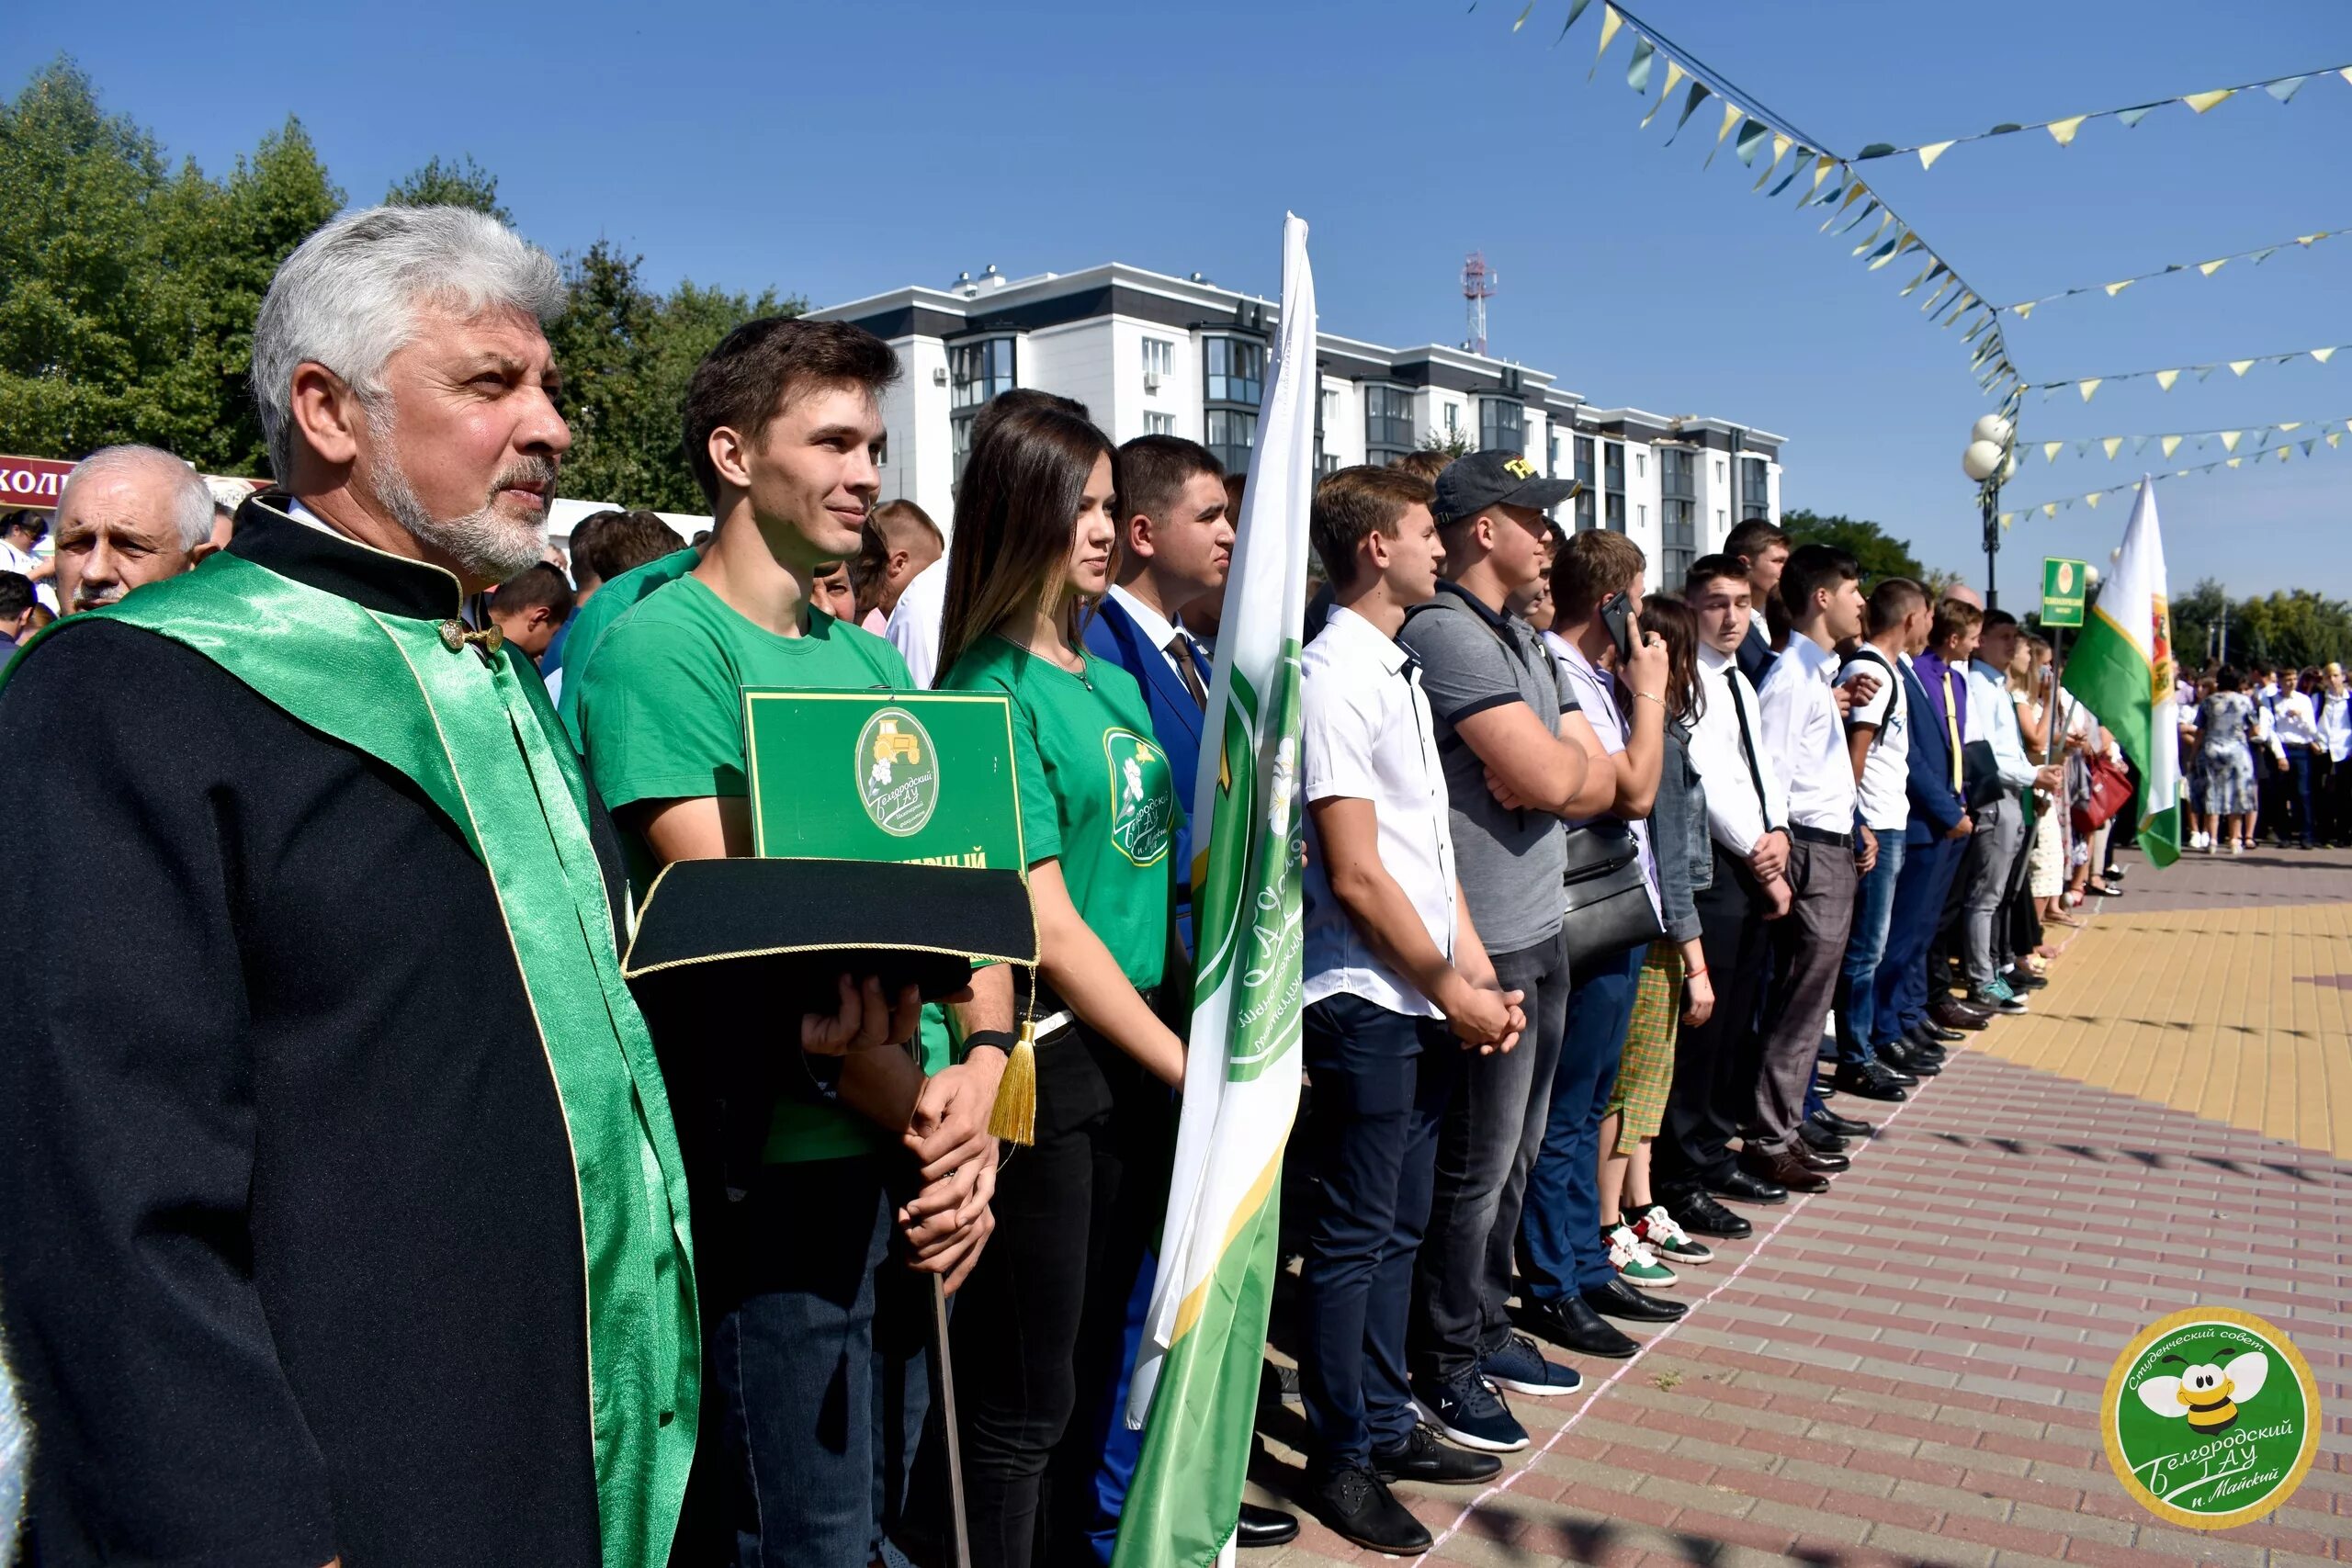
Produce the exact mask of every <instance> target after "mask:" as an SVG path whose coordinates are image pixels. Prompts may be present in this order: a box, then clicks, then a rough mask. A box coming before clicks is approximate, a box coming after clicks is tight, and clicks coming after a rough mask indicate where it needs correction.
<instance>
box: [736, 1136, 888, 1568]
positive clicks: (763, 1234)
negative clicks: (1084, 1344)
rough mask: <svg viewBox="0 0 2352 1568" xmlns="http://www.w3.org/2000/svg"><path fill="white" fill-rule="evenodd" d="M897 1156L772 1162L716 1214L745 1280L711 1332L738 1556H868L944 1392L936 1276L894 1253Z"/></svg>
mask: <svg viewBox="0 0 2352 1568" xmlns="http://www.w3.org/2000/svg"><path fill="white" fill-rule="evenodd" d="M889 1169H890V1166H888V1165H886V1163H885V1160H884V1158H883V1157H882V1156H853V1157H850V1158H845V1159H826V1160H809V1161H804V1162H801V1163H798V1164H793V1165H772V1166H768V1167H765V1168H763V1169H762V1170H761V1172H760V1174H759V1176H758V1178H757V1179H755V1181H754V1182H753V1185H752V1190H751V1192H750V1194H749V1196H747V1197H746V1198H745V1199H744V1200H743V1201H741V1203H735V1204H729V1205H728V1206H727V1207H726V1208H725V1209H724V1210H723V1211H722V1212H721V1213H720V1214H719V1215H718V1216H716V1220H717V1228H718V1231H719V1232H720V1234H721V1235H723V1236H724V1237H725V1241H724V1246H725V1247H726V1249H727V1252H728V1254H729V1265H728V1267H729V1270H730V1273H731V1275H732V1277H733V1279H734V1280H736V1281H738V1282H739V1284H740V1291H739V1292H738V1293H736V1294H735V1295H733V1296H732V1297H731V1298H730V1300H729V1304H728V1307H727V1310H726V1311H725V1312H724V1313H723V1314H720V1315H719V1317H718V1325H717V1330H716V1332H715V1333H714V1334H713V1336H712V1338H711V1345H710V1351H709V1365H710V1368H711V1371H712V1376H713V1381H714V1382H715V1383H716V1387H715V1388H714V1389H713V1390H712V1397H714V1398H716V1399H718V1401H720V1402H721V1404H722V1405H723V1411H722V1416H723V1419H722V1421H721V1423H720V1427H721V1432H722V1435H723V1438H724V1442H723V1447H722V1452H721V1454H720V1455H719V1456H718V1460H719V1462H721V1463H722V1464H723V1465H724V1466H725V1470H726V1473H727V1476H728V1478H729V1482H730V1483H731V1484H730V1485H729V1493H730V1494H731V1495H730V1496H729V1510H730V1512H731V1514H732V1517H733V1530H734V1554H733V1559H732V1561H733V1562H735V1563H736V1564H737V1565H738V1568H772V1565H774V1568H781V1565H782V1564H785V1563H801V1562H828V1563H831V1562H839V1563H859V1564H863V1563H866V1562H873V1561H875V1559H876V1557H877V1556H878V1555H879V1553H880V1551H881V1548H882V1540H883V1534H884V1532H885V1531H886V1530H887V1529H890V1528H892V1527H893V1526H895V1525H896V1524H897V1523H898V1518H899V1509H900V1508H901V1507H902V1506H903V1505H904V1502H905V1498H906V1481H907V1474H908V1470H909V1466H910V1461H911V1460H912V1458H913V1453H914V1445H915V1440H916V1438H917V1436H918V1434H919V1433H920V1431H921V1428H922V1418H923V1413H924V1410H925V1409H926V1407H927V1406H928V1405H929V1404H930V1376H929V1371H928V1365H927V1362H926V1360H925V1359H924V1357H925V1348H926V1346H927V1344H928V1342H929V1321H930V1300H929V1291H928V1287H927V1286H926V1285H925V1283H924V1282H923V1281H922V1280H921V1279H919V1278H918V1277H917V1276H915V1275H914V1274H912V1273H911V1272H910V1271H909V1270H907V1269H904V1268H901V1267H899V1266H897V1265H894V1264H892V1263H891V1262H890V1261H889V1253H890V1237H891V1233H892V1231H893V1229H894V1228H895V1227H894V1225H893V1224H892V1218H893V1213H894V1211H895V1209H896V1207H897V1205H896V1204H895V1203H894V1202H893V1201H892V1199H891V1195H890V1192H889V1190H888V1179H887V1178H888V1172H889Z"/></svg>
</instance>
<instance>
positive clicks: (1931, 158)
mask: <svg viewBox="0 0 2352 1568" xmlns="http://www.w3.org/2000/svg"><path fill="white" fill-rule="evenodd" d="M1950 149H1951V142H1949V141H1931V142H1929V143H1928V145H1927V146H1925V147H1922V148H1920V149H1919V167H1921V168H1923V169H1932V168H1934V167H1935V166H1936V160H1937V159H1939V158H1940V157H1942V156H1943V155H1944V153H1945V152H1947V151H1949V150H1950Z"/></svg>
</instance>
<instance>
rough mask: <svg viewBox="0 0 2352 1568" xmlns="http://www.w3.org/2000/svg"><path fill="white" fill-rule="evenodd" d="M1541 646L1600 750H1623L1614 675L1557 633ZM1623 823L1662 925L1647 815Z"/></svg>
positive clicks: (1622, 725) (1663, 913) (1663, 912)
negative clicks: (1549, 654) (1549, 653)
mask: <svg viewBox="0 0 2352 1568" xmlns="http://www.w3.org/2000/svg"><path fill="white" fill-rule="evenodd" d="M1544 647H1545V648H1547V649H1551V651H1552V662H1553V663H1554V664H1555V665H1557V666H1559V670H1560V690H1561V692H1562V693H1563V694H1566V696H1569V697H1571V698H1573V699H1575V701H1576V705H1577V706H1578V707H1579V708H1581V709H1583V710H1584V716H1585V717H1586V719H1587V720H1588V721H1589V722H1590V723H1591V725H1592V732H1593V734H1595V735H1597V736H1599V737H1600V746H1601V750H1604V751H1607V752H1608V753H1609V754H1610V755H1611V756H1612V757H1614V756H1615V755H1617V754H1618V753H1619V752H1620V751H1623V750H1624V749H1625V741H1626V739H1627V726H1626V723H1625V714H1624V711H1623V709H1622V708H1620V707H1619V706H1618V705H1617V681H1616V677H1615V676H1613V675H1608V674H1604V673H1602V672H1601V671H1600V670H1599V669H1597V668H1595V667H1594V665H1593V662H1592V660H1589V659H1587V658H1586V657H1585V656H1584V649H1580V648H1578V647H1577V645H1576V644H1575V643H1572V642H1570V641H1569V640H1568V639H1567V638H1566V637H1562V636H1561V635H1560V634H1559V633H1557V632H1545V633H1544ZM1604 815H1606V814H1605V813H1604ZM1589 820H1591V818H1581V819H1580V820H1579V821H1578V822H1572V823H1570V824H1568V825H1569V826H1570V827H1572V828H1573V827H1577V826H1580V825H1581V822H1583V821H1589ZM1625 826H1626V827H1627V828H1628V829H1631V830H1632V832H1633V835H1634V844H1635V845H1637V846H1638V847H1639V848H1640V850H1641V856H1640V859H1641V864H1642V886H1643V887H1644V888H1645V890H1646V891H1647V892H1648V894H1649V896H1650V908H1654V909H1656V910H1657V921H1658V924H1659V925H1661V926H1663V925H1664V924H1666V906H1665V905H1664V904H1663V903H1661V902H1659V900H1658V896H1657V856H1655V855H1653V854H1652V853H1651V852H1650V822H1649V818H1646V817H1644V818H1638V819H1636V820H1634V821H1632V822H1628V823H1627V824H1625Z"/></svg>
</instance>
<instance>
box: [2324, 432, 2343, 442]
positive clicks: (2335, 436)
mask: <svg viewBox="0 0 2352 1568" xmlns="http://www.w3.org/2000/svg"><path fill="white" fill-rule="evenodd" d="M2343 439H2344V432H2342V431H2340V430H2331V431H2329V432H2328V433H2327V444H2328V445H2329V446H2335V444H2336V443H2337V442H2339V441H2341V440H2343Z"/></svg>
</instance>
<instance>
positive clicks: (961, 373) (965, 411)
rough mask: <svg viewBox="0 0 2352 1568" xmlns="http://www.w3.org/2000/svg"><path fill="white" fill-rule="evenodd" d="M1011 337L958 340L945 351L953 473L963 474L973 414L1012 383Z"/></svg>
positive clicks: (969, 442) (968, 450)
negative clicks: (957, 342)
mask: <svg viewBox="0 0 2352 1568" xmlns="http://www.w3.org/2000/svg"><path fill="white" fill-rule="evenodd" d="M1012 365H1013V355H1012V339H1011V338H1009V337H992V338H982V339H981V340H980V341H978V343H959V344H952V345H950V347H949V348H948V350H947V378H948V386H949V390H948V395H947V407H948V427H949V438H948V446H949V449H950V451H951V452H952V453H953V454H954V457H955V475H956V478H957V479H961V478H963V477H964V459H965V458H966V457H968V456H969V455H970V454H971V450H972V416H973V415H974V414H976V413H978V412H979V409H980V405H981V404H982V403H985V402H987V401H988V400H989V399H990V398H993V397H995V396H996V395H997V394H998V393H999V392H1002V391H1007V390H1010V389H1011V388H1012Z"/></svg>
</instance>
